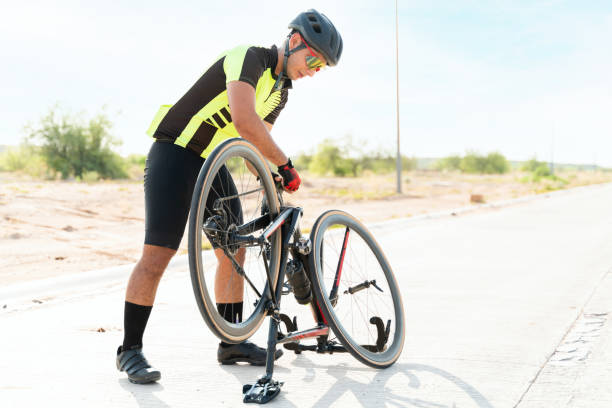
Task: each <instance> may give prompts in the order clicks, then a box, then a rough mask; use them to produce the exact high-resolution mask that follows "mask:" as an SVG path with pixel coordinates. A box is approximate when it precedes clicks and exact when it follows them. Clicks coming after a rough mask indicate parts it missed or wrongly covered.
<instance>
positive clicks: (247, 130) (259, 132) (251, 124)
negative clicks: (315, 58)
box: [227, 81, 289, 166]
mask: <svg viewBox="0 0 612 408" xmlns="http://www.w3.org/2000/svg"><path fill="white" fill-rule="evenodd" d="M227 98H228V100H229V105H230V110H231V114H232V122H233V123H234V126H235V127H236V130H237V131H238V133H239V134H240V136H242V137H243V138H244V139H246V140H248V141H249V142H251V143H253V144H254V145H255V146H256V147H257V149H259V151H260V152H261V153H262V154H263V155H264V156H265V157H266V158H267V159H268V160H270V161H271V162H272V163H273V164H275V165H276V166H282V165H283V164H285V163H287V162H288V161H289V159H288V158H287V156H286V155H285V153H283V151H282V150H281V148H280V147H278V145H277V144H276V142H274V139H272V136H271V135H270V129H272V125H271V124H269V123H267V122H264V121H263V120H261V119H260V118H259V116H257V112H256V111H255V88H253V87H252V86H251V85H249V84H248V83H246V82H241V81H232V82H229V83H228V84H227Z"/></svg>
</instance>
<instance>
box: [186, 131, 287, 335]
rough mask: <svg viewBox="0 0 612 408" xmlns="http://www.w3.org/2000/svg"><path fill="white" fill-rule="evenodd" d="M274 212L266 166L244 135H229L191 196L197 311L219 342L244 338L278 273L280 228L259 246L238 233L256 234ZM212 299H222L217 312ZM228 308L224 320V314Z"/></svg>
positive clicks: (191, 259) (275, 204)
mask: <svg viewBox="0 0 612 408" xmlns="http://www.w3.org/2000/svg"><path fill="white" fill-rule="evenodd" d="M247 165H248V167H247ZM264 202H266V203H267V205H265V206H264V205H263V203H264ZM278 211H279V204H278V197H277V192H276V188H275V186H274V182H273V180H272V177H271V172H270V169H269V168H268V165H267V163H266V161H265V160H264V158H263V157H262V156H261V154H260V153H259V152H258V151H257V150H256V149H255V147H253V145H251V144H250V143H249V142H247V141H246V140H243V139H230V140H228V141H226V142H224V143H222V144H221V145H219V146H218V147H217V148H216V149H215V150H214V151H213V152H212V153H211V155H210V156H209V157H208V158H207V159H206V160H205V162H204V166H202V169H201V170H200V174H199V176H198V180H197V182H196V186H195V189H194V193H193V198H192V202H191V212H190V216H189V247H188V252H189V268H190V272H191V282H192V286H193V291H194V295H195V298H196V301H197V304H198V307H199V309H200V313H201V314H202V317H203V318H204V321H205V322H206V324H207V325H208V327H209V328H210V329H211V330H212V332H213V333H214V334H215V335H216V336H217V337H219V338H220V339H221V340H223V341H226V342H230V343H239V342H242V341H244V340H246V339H248V338H249V337H251V336H252V335H253V334H254V333H255V331H257V329H258V328H259V326H260V325H261V323H262V322H263V319H264V317H265V314H266V310H265V306H266V305H265V304H266V300H267V299H268V298H269V289H268V284H267V281H268V279H269V280H270V282H271V284H272V287H275V286H276V282H277V280H278V273H279V263H280V250H281V237H280V233H274V234H272V235H271V236H270V237H269V238H268V240H267V242H266V244H264V245H263V246H262V245H260V244H257V243H255V242H251V243H245V242H244V241H242V242H238V241H237V238H236V237H238V236H242V237H245V236H253V237H255V236H258V235H259V234H260V233H261V230H262V229H263V228H265V226H267V225H268V224H269V222H270V220H271V219H273V218H274V217H275V216H276V215H278ZM265 259H267V262H266V261H265ZM266 263H267V265H268V268H267V269H268V271H266ZM240 270H242V271H243V272H244V273H243V274H242V275H241V274H240V273H239V272H238V271H240ZM268 274H269V276H268ZM240 301H242V311H241V312H242V313H240V310H239V309H240V308H239V306H238V305H239V303H240ZM218 304H222V305H223V306H222V307H221V308H222V310H221V313H219V308H218ZM223 308H230V310H227V311H225V312H224V310H223ZM234 308H235V309H236V310H234ZM240 314H241V315H242V318H241V319H240V318H239V315H240ZM228 315H231V316H230V317H229V319H230V320H226V318H225V317H224V316H228Z"/></svg>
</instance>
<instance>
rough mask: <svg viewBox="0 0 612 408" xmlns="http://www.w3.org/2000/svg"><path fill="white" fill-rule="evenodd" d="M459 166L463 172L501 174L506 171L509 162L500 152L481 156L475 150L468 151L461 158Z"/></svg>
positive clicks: (508, 167)
mask: <svg viewBox="0 0 612 408" xmlns="http://www.w3.org/2000/svg"><path fill="white" fill-rule="evenodd" d="M459 168H460V169H461V171H462V172H464V173H477V174H503V173H506V172H508V170H509V169H510V164H509V163H508V160H506V158H505V157H504V156H503V155H502V154H500V153H489V154H488V155H486V156H483V155H480V154H478V153H476V152H468V153H466V155H465V156H464V157H463V158H462V159H461V162H460V163H459Z"/></svg>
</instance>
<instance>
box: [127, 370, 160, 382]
mask: <svg viewBox="0 0 612 408" xmlns="http://www.w3.org/2000/svg"><path fill="white" fill-rule="evenodd" d="M160 379H161V373H157V375H152V376H150V377H145V378H142V379H138V380H137V379H132V378H130V377H129V376H128V380H129V381H130V382H131V383H132V384H149V383H152V382H156V381H159V380H160Z"/></svg>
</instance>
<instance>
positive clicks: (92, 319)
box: [0, 185, 612, 408]
mask: <svg viewBox="0 0 612 408" xmlns="http://www.w3.org/2000/svg"><path fill="white" fill-rule="evenodd" d="M611 204H612V185H606V186H596V187H589V188H583V189H578V190H575V191H571V192H562V193H559V194H552V195H550V196H549V197H544V196H540V197H538V198H536V199H533V200H528V201H525V202H522V203H518V204H513V205H509V206H502V207H500V208H492V209H487V210H482V211H477V212H469V213H462V212H459V213H458V214H457V215H456V216H447V217H434V218H432V219H421V220H411V221H410V220H409V221H405V220H403V221H395V222H389V223H384V224H379V225H377V226H374V227H373V228H372V229H373V231H374V232H375V235H376V236H377V237H378V239H379V242H380V243H381V244H382V245H383V246H384V248H385V249H386V251H387V254H388V257H389V258H390V261H391V263H392V264H393V266H394V269H395V271H396V275H398V279H399V282H400V284H401V286H402V289H403V297H404V306H405V309H406V317H407V336H406V346H405V348H404V353H403V355H402V357H401V358H400V360H399V361H398V363H396V364H395V365H394V366H392V367H391V368H389V369H387V370H382V371H376V370H374V369H370V368H368V367H365V366H363V365H361V364H360V363H358V362H357V361H355V360H354V359H352V358H351V357H350V356H348V355H333V356H328V355H324V356H322V355H317V354H312V353H311V354H307V353H304V354H302V355H299V356H298V355H294V354H289V353H286V354H285V356H284V357H283V358H282V359H281V360H279V362H278V364H277V369H276V377H277V379H279V380H283V381H285V386H284V387H283V393H282V394H281V395H280V396H279V397H278V398H277V399H276V400H275V401H274V402H272V403H271V404H273V406H277V407H319V406H341V407H344V406H350V407H360V406H363V407H385V406H387V407H404V406H405V407H449V408H450V407H462V408H463V407H480V408H490V407H496V408H498V407H499V408H502V407H519V408H534V407H542V408H544V407H545V408H555V407H585V408H587V407H588V408H596V407H607V408H610V407H612V322H611V320H612V212H611V211H610V208H611ZM128 273H129V268H123V269H122V268H113V269H111V270H107V271H103V272H97V273H91V274H84V275H82V276H81V277H80V278H77V279H64V280H61V279H60V280H54V281H46V282H43V283H40V284H39V285H38V286H36V285H34V284H33V285H31V286H28V285H25V286H24V285H21V286H15V287H9V288H2V289H0V406H2V407H38V406H50V407H54V406H61V407H72V406H74V407H209V406H210V407H233V406H243V404H242V402H241V394H240V390H241V386H242V384H244V383H247V382H249V381H251V380H254V379H256V378H257V377H258V376H259V375H260V374H262V373H263V369H262V368H256V367H249V366H220V365H218V364H217V363H216V359H215V353H216V345H217V341H216V340H215V338H214V337H213V336H212V335H211V334H210V333H209V332H208V330H207V329H206V327H205V325H204V324H203V322H202V319H201V317H200V316H199V314H198V311H197V308H196V305H195V302H194V300H193V296H192V294H191V287H190V283H189V278H188V274H187V267H186V264H185V262H184V259H178V260H177V261H176V262H175V263H174V266H173V267H172V269H171V270H170V271H169V273H168V274H167V275H166V276H165V277H164V280H163V282H162V284H161V286H160V291H159V294H158V301H157V304H156V306H155V308H154V310H153V314H152V316H151V320H150V322H149V327H148V332H147V334H146V336H145V349H146V353H147V356H148V358H149V359H150V360H152V361H153V362H154V363H155V365H156V367H158V368H159V369H161V371H162V381H161V382H160V383H159V384H155V385H149V386H137V385H133V384H130V383H129V382H128V381H127V379H126V378H124V375H123V374H119V373H118V372H116V371H115V368H114V352H115V349H116V346H117V345H118V344H119V342H120V341H121V338H122V333H121V327H122V302H123V291H124V285H125V280H126V278H127V275H128ZM83 277H85V278H83ZM39 291H43V292H44V293H42V292H39ZM58 294H59V295H58ZM18 298H21V299H20V300H19V299H18ZM33 298H35V299H36V300H37V301H38V302H42V303H34V302H32V299H33ZM4 304H6V308H3V309H2V307H3V306H4ZM285 305H291V308H295V305H294V304H293V303H292V302H289V301H288V302H286V303H285ZM295 310H296V311H298V312H299V317H298V322H300V321H301V322H303V323H302V327H304V326H306V322H307V321H308V319H309V317H308V311H306V310H303V311H300V310H299V309H297V308H295ZM304 313H306V314H304ZM300 319H302V320H300ZM265 331H266V330H261V331H260V332H261V333H258V335H257V338H256V340H257V341H258V342H261V343H263V342H264V337H265ZM271 406H272V405H271Z"/></svg>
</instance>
